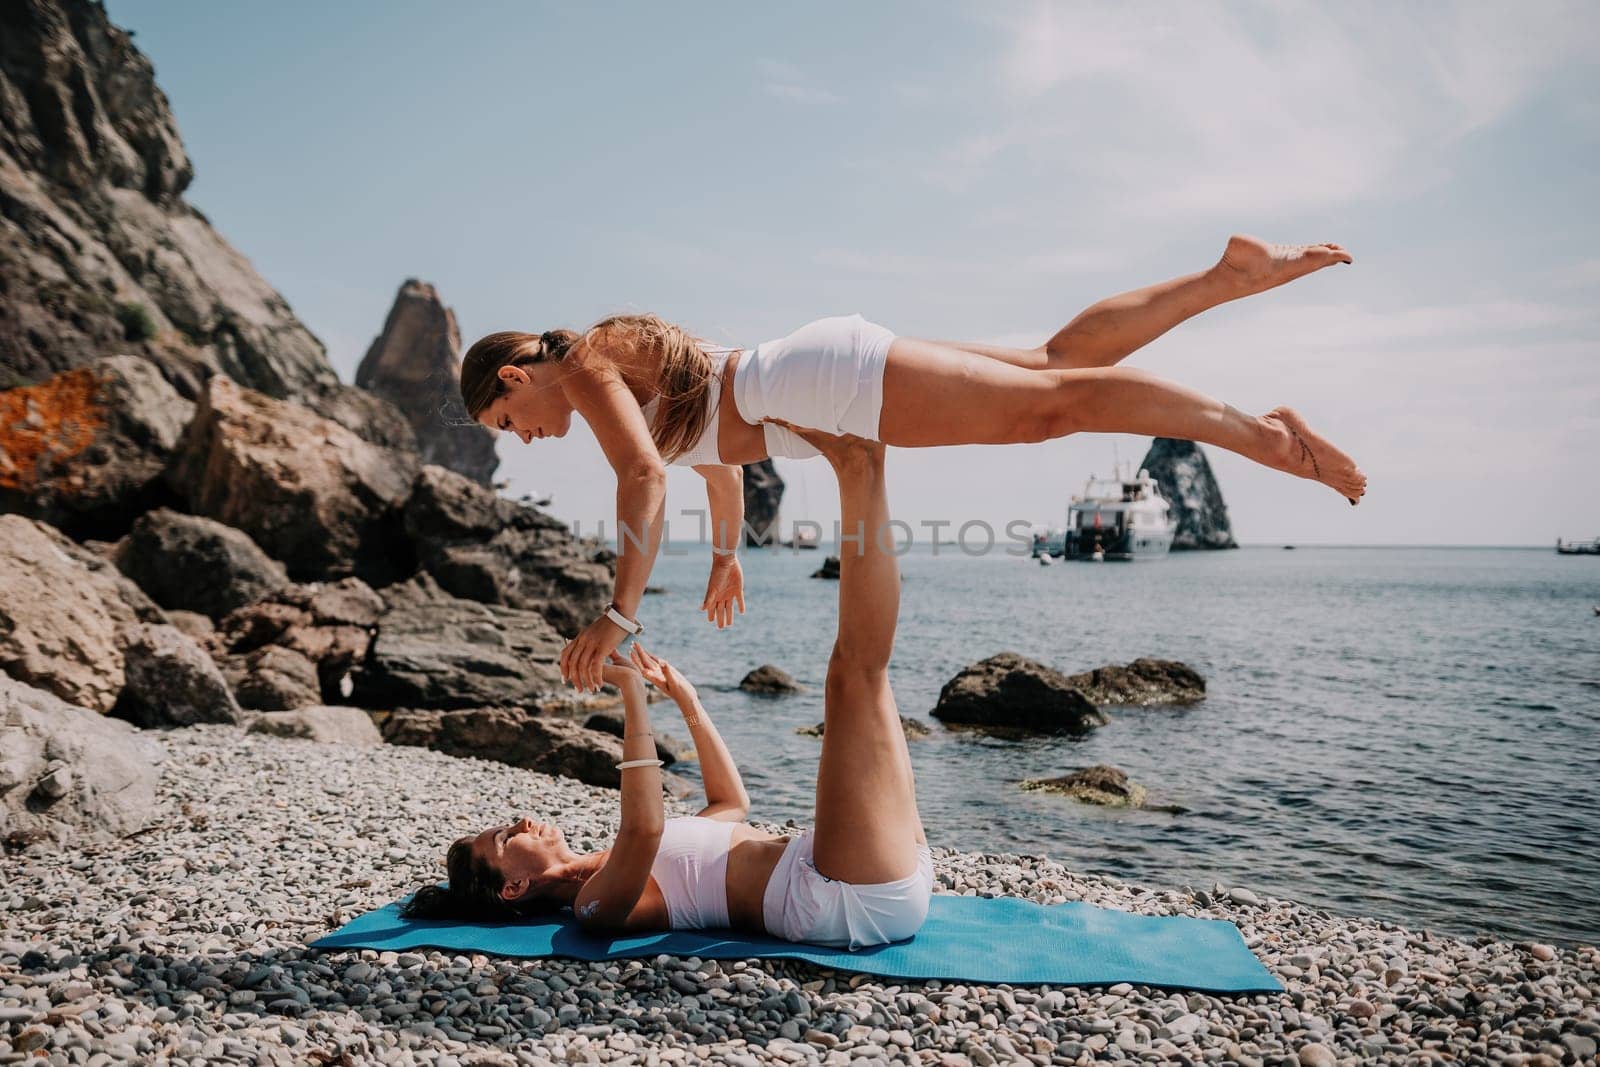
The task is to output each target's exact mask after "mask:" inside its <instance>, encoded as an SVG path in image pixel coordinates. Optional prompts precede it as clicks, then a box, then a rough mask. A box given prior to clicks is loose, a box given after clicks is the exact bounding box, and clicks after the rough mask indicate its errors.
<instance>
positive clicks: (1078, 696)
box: [933, 652, 1110, 734]
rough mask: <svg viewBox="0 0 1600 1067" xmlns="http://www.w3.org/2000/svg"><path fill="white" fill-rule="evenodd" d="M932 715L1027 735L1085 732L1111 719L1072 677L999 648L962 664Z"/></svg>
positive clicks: (958, 723)
mask: <svg viewBox="0 0 1600 1067" xmlns="http://www.w3.org/2000/svg"><path fill="white" fill-rule="evenodd" d="M933 717H934V718H936V719H938V720H940V721H941V722H943V723H944V724H945V725H946V726H962V727H970V728H973V729H979V730H991V731H1005V732H1010V731H1020V732H1028V733H1047V734H1059V733H1072V734H1081V733H1086V732H1088V731H1090V730H1092V729H1094V728H1095V727H1097V726H1104V725H1105V724H1106V723H1107V722H1109V721H1110V720H1109V719H1108V718H1107V717H1106V715H1105V713H1104V712H1102V711H1101V710H1100V709H1099V708H1097V707H1095V705H1094V703H1093V702H1091V701H1090V700H1089V699H1088V698H1087V697H1085V696H1084V695H1083V693H1082V692H1080V691H1079V690H1078V688H1077V687H1076V686H1074V685H1073V684H1072V680H1071V679H1070V678H1068V677H1067V676H1066V675H1064V674H1062V673H1061V672H1060V671H1058V670H1055V669H1053V668H1051V667H1047V666H1045V665H1044V664H1042V663H1037V662H1035V661H1034V660H1031V659H1027V658H1025V657H1023V656H1019V655H1017V654H1016V653H1015V652H1001V653H999V654H997V655H994V656H990V657H989V658H988V659H986V660H982V661H981V662H978V663H974V664H973V665H971V666H970V667H966V668H963V669H962V671H961V673H959V674H957V675H956V676H955V677H954V678H952V679H950V681H948V682H946V683H945V685H944V688H943V689H941V690H940V691H939V703H938V705H937V706H936V707H934V709H933Z"/></svg>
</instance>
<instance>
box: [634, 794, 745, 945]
mask: <svg viewBox="0 0 1600 1067" xmlns="http://www.w3.org/2000/svg"><path fill="white" fill-rule="evenodd" d="M735 825H737V824H735V823H731V822H724V821H722V820H721V819H707V818H705V817H704V816H700V815H685V816H682V817H680V818H677V819H668V820H667V821H666V822H665V823H664V824H663V825H662V827H661V845H660V847H659V848H657V849H656V858H655V862H654V863H652V864H651V865H650V877H652V878H654V879H655V880H656V885H658V886H659V887H660V888H661V896H662V898H663V899H664V900H665V901H666V902H667V918H668V920H669V921H670V922H671V923H672V928H673V929H674V930H700V929H704V928H706V927H719V926H727V925H728V850H729V849H730V848H731V847H732V846H733V828H734V826H735Z"/></svg>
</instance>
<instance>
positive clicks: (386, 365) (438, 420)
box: [356, 278, 500, 486]
mask: <svg viewBox="0 0 1600 1067" xmlns="http://www.w3.org/2000/svg"><path fill="white" fill-rule="evenodd" d="M356 384H357V385H358V386H360V387H361V388H363V389H369V390H371V391H372V392H374V393H376V394H377V395H378V396H381V397H383V398H384V399H385V400H387V401H389V402H390V403H391V404H393V405H394V406H395V407H396V408H398V409H399V410H400V411H401V413H402V414H404V415H405V417H406V420H407V421H408V422H409V423H410V424H411V429H412V432H413V433H415V434H416V439H417V450H418V452H420V453H421V455H422V462H424V463H435V464H438V465H439V466H441V467H445V468H448V469H449V470H453V471H455V472H456V473H457V474H460V475H463V476H465V477H467V478H470V479H472V480H473V481H475V482H477V483H479V484H480V485H485V486H487V485H488V484H489V481H490V477H491V475H493V474H494V469H495V467H496V466H498V465H499V463H500V458H499V457H498V456H496V455H495V450H494V443H495V435H494V432H493V431H492V430H489V429H488V428H487V427H484V426H479V425H478V424H477V423H474V422H472V421H471V420H470V419H468V418H467V413H466V410H465V409H464V408H463V407H462V405H461V331H460V330H458V329H457V328H456V316H455V312H453V311H451V310H450V309H449V308H447V307H445V306H444V304H443V302H442V301H440V299H439V294H438V293H437V292H436V291H435V290H434V288H433V286H431V285H429V284H427V283H426V282H420V281H418V280H417V279H415V278H407V279H406V282H405V284H404V285H402V286H401V287H400V292H399V293H398V294H396V296H395V298H394V306H393V307H391V308H390V309H389V318H388V319H387V320H386V321H385V322H384V324H383V333H381V334H379V335H378V337H377V339H376V340H374V341H373V342H372V347H371V348H369V349H367V354H366V357H365V358H364V359H362V361H361V366H359V367H358V368H356Z"/></svg>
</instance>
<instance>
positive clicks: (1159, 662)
mask: <svg viewBox="0 0 1600 1067" xmlns="http://www.w3.org/2000/svg"><path fill="white" fill-rule="evenodd" d="M1067 681H1068V682H1070V683H1072V685H1073V686H1074V687H1076V688H1077V690H1078V691H1079V692H1081V693H1082V694H1083V695H1084V696H1086V697H1088V698H1089V700H1090V702H1092V703H1094V704H1100V705H1106V704H1192V703H1194V702H1195V701H1197V700H1204V699H1205V697H1206V680H1205V679H1204V678H1202V677H1201V676H1200V672H1199V671H1196V670H1194V669H1193V668H1192V667H1190V666H1188V665H1187V664H1184V663H1179V662H1178V661H1177V660H1171V659H1150V658H1149V657H1140V658H1139V659H1136V660H1134V661H1133V662H1132V663H1130V664H1128V665H1127V666H1125V667H1118V666H1116V665H1115V664H1112V665H1110V666H1106V667H1096V668H1095V669H1094V670H1092V671H1084V672H1083V673H1081V674H1069V675H1067Z"/></svg>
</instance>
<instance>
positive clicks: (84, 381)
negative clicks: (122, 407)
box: [0, 367, 106, 491]
mask: <svg viewBox="0 0 1600 1067" xmlns="http://www.w3.org/2000/svg"><path fill="white" fill-rule="evenodd" d="M105 417H106V412H105V409H104V407H103V406H102V404H101V401H100V382H99V379H98V378H97V377H96V376H95V373H94V371H93V370H92V369H91V368H88V367H81V368H79V369H77V370H71V371H67V372H65V373H64V374H58V375H56V376H55V377H54V378H51V379H50V380H49V381H47V382H40V383H39V384H38V385H28V386H23V387H22V388H20V389H7V390H6V391H5V392H0V489H14V490H22V491H27V490H29V489H32V488H33V487H34V486H36V485H37V484H38V483H39V480H40V476H41V473H43V474H44V475H45V476H46V477H48V475H49V472H50V469H51V468H53V467H59V466H60V465H62V464H63V463H65V462H67V461H69V460H71V459H72V458H73V457H74V456H76V455H78V454H79V453H81V452H82V451H83V450H84V449H86V448H88V447H89V446H90V445H91V444H93V443H94V440H95V438H96V437H97V436H98V435H99V433H100V431H101V430H102V429H103V428H104V427H105ZM41 467H42V468H43V471H42V472H41Z"/></svg>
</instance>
